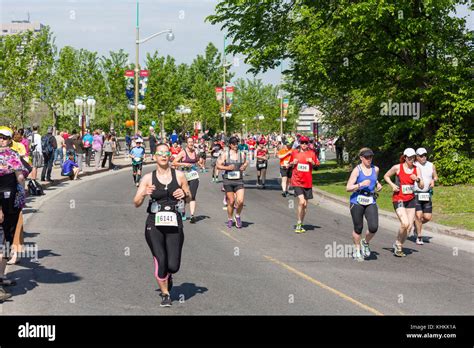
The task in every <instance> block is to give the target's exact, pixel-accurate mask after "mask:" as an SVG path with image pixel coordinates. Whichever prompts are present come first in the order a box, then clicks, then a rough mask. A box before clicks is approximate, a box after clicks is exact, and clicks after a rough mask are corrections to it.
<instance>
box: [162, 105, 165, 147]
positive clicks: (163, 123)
mask: <svg viewBox="0 0 474 348" xmlns="http://www.w3.org/2000/svg"><path fill="white" fill-rule="evenodd" d="M164 134H165V112H164V111H162V112H161V142H162V143H164V142H165V140H164V139H165V135H164Z"/></svg>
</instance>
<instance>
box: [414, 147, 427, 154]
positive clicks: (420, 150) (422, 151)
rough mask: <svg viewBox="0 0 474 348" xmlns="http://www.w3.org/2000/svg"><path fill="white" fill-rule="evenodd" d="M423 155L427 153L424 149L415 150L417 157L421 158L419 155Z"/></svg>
mask: <svg viewBox="0 0 474 348" xmlns="http://www.w3.org/2000/svg"><path fill="white" fill-rule="evenodd" d="M425 153H428V151H426V149H425V148H424V147H419V148H418V149H417V150H416V154H417V155H418V156H421V155H424V154H425Z"/></svg>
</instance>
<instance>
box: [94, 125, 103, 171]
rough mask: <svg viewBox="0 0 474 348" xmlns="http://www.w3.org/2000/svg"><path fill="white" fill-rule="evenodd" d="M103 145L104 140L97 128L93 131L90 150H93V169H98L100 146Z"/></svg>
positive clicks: (100, 153)
mask: <svg viewBox="0 0 474 348" xmlns="http://www.w3.org/2000/svg"><path fill="white" fill-rule="evenodd" d="M103 146H104V142H103V140H102V136H101V135H100V132H99V130H95V131H94V140H93V141H92V150H94V151H95V156H94V160H95V165H94V167H95V170H98V169H99V165H100V159H101V158H102V147H103Z"/></svg>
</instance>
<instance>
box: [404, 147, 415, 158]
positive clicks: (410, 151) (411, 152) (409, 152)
mask: <svg viewBox="0 0 474 348" xmlns="http://www.w3.org/2000/svg"><path fill="white" fill-rule="evenodd" d="M403 155H404V156H407V157H411V156H415V155H416V152H415V150H413V149H412V148H411V147H409V148H406V149H405V151H403Z"/></svg>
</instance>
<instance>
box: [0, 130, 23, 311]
mask: <svg viewBox="0 0 474 348" xmlns="http://www.w3.org/2000/svg"><path fill="white" fill-rule="evenodd" d="M12 136H13V131H12V130H11V129H10V128H8V127H0V224H1V225H2V229H3V239H2V241H1V242H2V248H1V254H0V280H1V283H0V303H1V302H3V301H4V300H6V299H8V298H10V297H11V294H10V293H8V292H7V291H6V290H5V289H4V287H3V286H5V285H14V284H13V282H12V281H9V280H7V279H5V269H6V266H7V261H8V259H7V257H8V255H9V253H10V250H9V248H10V247H11V246H12V244H13V239H14V234H15V230H16V227H17V224H18V219H19V217H20V213H21V210H22V209H23V207H24V205H25V190H24V189H23V187H24V183H25V176H26V175H27V174H28V173H27V172H26V170H25V167H24V166H23V164H22V162H21V159H20V156H19V155H18V153H16V152H15V151H13V150H12V149H11V145H12ZM5 242H6V243H7V244H6V245H5Z"/></svg>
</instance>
